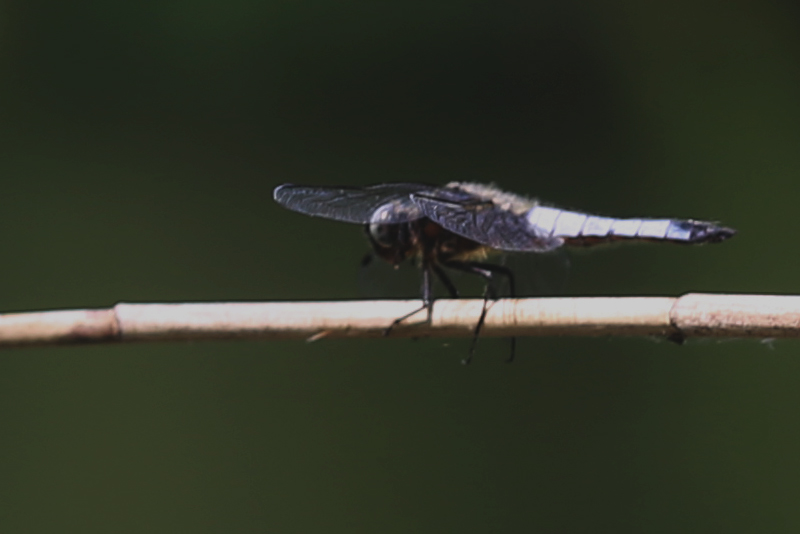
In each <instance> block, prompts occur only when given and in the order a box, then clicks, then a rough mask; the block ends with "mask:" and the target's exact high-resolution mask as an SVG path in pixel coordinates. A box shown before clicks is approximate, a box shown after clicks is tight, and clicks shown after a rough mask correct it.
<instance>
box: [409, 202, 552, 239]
mask: <svg viewBox="0 0 800 534" xmlns="http://www.w3.org/2000/svg"><path fill="white" fill-rule="evenodd" d="M411 199H412V200H413V201H414V202H415V203H416V204H417V205H418V206H419V207H420V210H421V211H422V213H423V214H424V215H425V216H426V217H428V218H429V219H431V220H432V221H434V222H435V223H437V224H439V225H440V226H442V227H444V228H446V229H447V230H450V231H451V232H453V233H456V234H458V235H460V236H463V237H466V238H467V239H472V240H473V241H477V242H478V243H481V244H482V245H487V246H489V247H492V248H494V249H497V250H504V251H509V252H514V251H516V252H547V251H548V250H553V249H555V248H558V247H560V246H561V245H562V244H563V243H564V241H563V240H562V239H560V238H557V237H552V236H550V235H549V234H544V233H542V232H540V231H537V229H536V227H534V226H533V225H531V224H530V223H529V222H528V220H527V219H526V218H525V216H524V215H517V214H516V213H514V212H512V211H508V210H503V209H500V208H499V207H497V206H496V205H494V204H493V203H492V202H491V201H490V200H484V199H481V198H478V197H475V196H474V195H471V194H469V193H467V192H465V191H461V190H458V189H441V190H438V191H435V192H433V193H432V194H428V193H412V194H411Z"/></svg>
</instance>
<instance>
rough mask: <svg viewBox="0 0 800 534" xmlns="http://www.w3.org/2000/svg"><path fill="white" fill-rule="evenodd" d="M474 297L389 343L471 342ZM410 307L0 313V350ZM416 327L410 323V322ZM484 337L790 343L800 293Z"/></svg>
mask: <svg viewBox="0 0 800 534" xmlns="http://www.w3.org/2000/svg"><path fill="white" fill-rule="evenodd" d="M482 305H483V302H482V301H481V300H466V299H464V300H437V301H436V302H435V304H434V306H433V316H432V319H431V322H430V323H428V322H426V321H425V319H426V312H424V311H421V312H419V314H418V315H416V316H414V317H412V318H411V319H409V320H408V321H405V322H404V323H402V324H401V325H399V326H398V327H397V328H395V329H394V330H392V332H391V337H469V336H471V335H472V333H473V330H474V328H475V324H476V322H477V320H478V317H479V316H480V312H481V307H482ZM419 306H420V302H419V301H418V300H414V301H388V300H385V301H345V302H266V303H256V302H252V303H250V302H248V303H242V302H233V303H209V304H125V303H120V304H117V305H116V306H114V307H113V308H107V309H96V310H63V311H46V312H28V313H9V314H1V315H0V347H12V346H26V345H57V344H79V343H120V342H131V341H167V340H200V339H232V338H235V339H242V338H251V339H309V338H312V339H319V338H322V337H331V338H334V337H379V336H382V335H383V333H384V330H385V328H386V327H387V326H389V325H390V324H391V323H392V321H393V320H394V319H395V318H397V317H400V316H403V315H404V314H406V313H409V312H411V311H413V310H414V309H416V308H418V307H419ZM415 321H417V322H415ZM481 335H485V336H665V337H669V338H672V339H682V338H685V337H695V336H703V337H737V338H742V337H756V338H773V337H798V336H800V296H776V295H711V294H688V295H684V296H682V297H678V298H669V297H587V298H536V299H503V300H499V301H496V302H492V303H490V309H489V312H488V314H487V315H486V322H485V324H484V327H483V330H482V331H481Z"/></svg>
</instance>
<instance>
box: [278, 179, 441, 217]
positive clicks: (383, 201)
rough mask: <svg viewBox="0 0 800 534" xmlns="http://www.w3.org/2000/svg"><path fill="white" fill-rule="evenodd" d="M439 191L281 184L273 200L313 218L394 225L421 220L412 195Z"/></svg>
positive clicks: (417, 187) (387, 186)
mask: <svg viewBox="0 0 800 534" xmlns="http://www.w3.org/2000/svg"><path fill="white" fill-rule="evenodd" d="M439 189H441V188H438V187H435V186H431V185H424V184H405V183H392V184H379V185H372V186H367V187H346V186H343V187H336V186H331V187H323V186H319V187H318V186H305V185H294V184H283V185H280V186H278V187H276V188H275V191H274V192H273V197H274V198H275V201H276V202H277V203H278V204H280V205H281V206H283V207H285V208H288V209H290V210H292V211H297V212H300V213H304V214H306V215H311V216H313V217H324V218H326V219H334V220H336V221H343V222H350V223H357V224H369V223H371V222H381V223H384V224H395V223H403V222H408V221H413V220H416V219H419V218H421V217H424V215H423V214H422V212H421V210H420V209H419V207H418V206H417V205H416V204H415V203H414V202H413V201H412V200H411V194H412V193H423V192H432V191H437V190H439ZM382 208H383V209H382ZM379 211H380V213H379V215H380V220H379V221H376V220H375V214H376V213H377V212H379Z"/></svg>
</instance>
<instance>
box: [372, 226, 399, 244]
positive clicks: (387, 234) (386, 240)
mask: <svg viewBox="0 0 800 534" xmlns="http://www.w3.org/2000/svg"><path fill="white" fill-rule="evenodd" d="M398 226H399V225H396V224H375V223H373V224H370V225H369V235H370V236H372V240H373V241H374V242H375V243H376V244H378V245H380V246H381V247H383V248H391V247H393V246H395V245H396V244H397V239H398V235H397V227H398Z"/></svg>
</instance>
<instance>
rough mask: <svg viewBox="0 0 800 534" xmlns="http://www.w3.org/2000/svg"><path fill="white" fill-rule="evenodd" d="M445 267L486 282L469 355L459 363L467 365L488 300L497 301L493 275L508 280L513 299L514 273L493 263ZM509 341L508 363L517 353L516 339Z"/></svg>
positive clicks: (514, 292) (452, 263)
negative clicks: (469, 274) (480, 278)
mask: <svg viewBox="0 0 800 534" xmlns="http://www.w3.org/2000/svg"><path fill="white" fill-rule="evenodd" d="M444 265H445V267H449V268H451V269H456V270H458V271H463V272H466V273H471V274H477V275H478V276H480V277H482V278H483V279H485V280H486V288H485V289H484V292H483V309H481V316H480V317H479V318H478V323H477V324H476V325H475V330H474V332H473V336H472V345H470V349H469V354H468V355H467V357H466V358H465V359H464V360H462V362H461V363H463V364H468V363H470V361H472V356H473V354H475V348H476V347H477V345H478V337H479V336H480V333H481V328H483V323H484V322H485V321H486V312H487V311H488V310H489V307H488V306H489V300H497V290H496V288H495V285H494V277H495V275H500V276H505V277H506V279H507V280H508V289H509V293H510V296H511V297H512V298H513V297H515V296H516V291H515V284H514V272H513V271H512V270H511V269H509V268H508V267H505V266H503V265H496V264H493V263H482V262H466V261H463V262H462V261H449V262H447V263H445V264H444ZM510 339H511V354H510V355H509V357H508V360H507V361H508V362H509V363H510V362H512V361H514V356H515V354H516V351H517V338H516V337H512V338H510Z"/></svg>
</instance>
